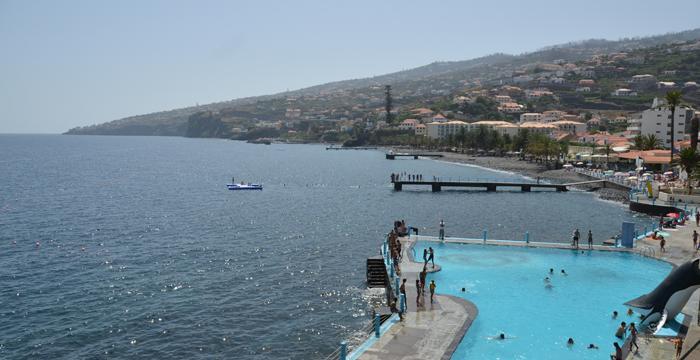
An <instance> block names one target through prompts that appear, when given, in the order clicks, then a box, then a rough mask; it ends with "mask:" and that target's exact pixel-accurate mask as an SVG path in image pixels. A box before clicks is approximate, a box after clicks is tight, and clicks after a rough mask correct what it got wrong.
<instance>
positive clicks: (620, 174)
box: [613, 171, 627, 176]
mask: <svg viewBox="0 0 700 360" xmlns="http://www.w3.org/2000/svg"><path fill="white" fill-rule="evenodd" d="M613 175H614V176H627V173H623V172H621V171H618V172H616V173H615V174H613Z"/></svg>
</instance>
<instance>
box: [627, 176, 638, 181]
mask: <svg viewBox="0 0 700 360" xmlns="http://www.w3.org/2000/svg"><path fill="white" fill-rule="evenodd" d="M627 180H637V177H636V176H630V177H628V178H627Z"/></svg>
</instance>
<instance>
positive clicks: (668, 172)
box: [664, 171, 673, 175]
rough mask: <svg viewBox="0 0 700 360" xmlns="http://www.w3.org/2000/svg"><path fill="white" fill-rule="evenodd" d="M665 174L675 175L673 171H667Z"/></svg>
mask: <svg viewBox="0 0 700 360" xmlns="http://www.w3.org/2000/svg"><path fill="white" fill-rule="evenodd" d="M664 175H673V171H666V172H665V173H664Z"/></svg>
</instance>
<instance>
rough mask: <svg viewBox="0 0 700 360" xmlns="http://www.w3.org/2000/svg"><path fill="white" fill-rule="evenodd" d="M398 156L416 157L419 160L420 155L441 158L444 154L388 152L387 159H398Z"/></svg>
mask: <svg viewBox="0 0 700 360" xmlns="http://www.w3.org/2000/svg"><path fill="white" fill-rule="evenodd" d="M397 157H406V158H414V159H416V160H417V159H418V157H432V158H441V157H443V155H442V154H435V153H387V154H386V159H387V160H396V158H397Z"/></svg>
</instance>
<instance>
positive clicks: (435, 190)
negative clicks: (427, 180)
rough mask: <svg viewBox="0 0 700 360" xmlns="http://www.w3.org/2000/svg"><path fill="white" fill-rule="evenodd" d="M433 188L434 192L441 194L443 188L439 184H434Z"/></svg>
mask: <svg viewBox="0 0 700 360" xmlns="http://www.w3.org/2000/svg"><path fill="white" fill-rule="evenodd" d="M432 188H433V192H439V191H441V190H442V188H441V187H440V185H438V184H433V186H432Z"/></svg>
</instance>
